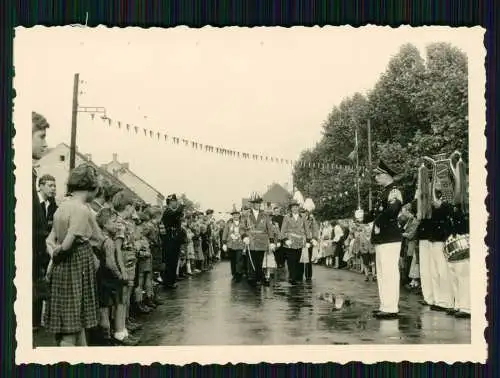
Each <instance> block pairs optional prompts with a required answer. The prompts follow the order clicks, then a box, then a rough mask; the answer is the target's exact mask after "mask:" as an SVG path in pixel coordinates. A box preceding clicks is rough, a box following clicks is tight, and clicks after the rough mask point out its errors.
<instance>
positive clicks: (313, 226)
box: [299, 198, 319, 282]
mask: <svg viewBox="0 0 500 378" xmlns="http://www.w3.org/2000/svg"><path fill="white" fill-rule="evenodd" d="M313 209H314V204H313V203H312V200H311V199H309V198H308V199H306V201H305V202H304V208H303V209H302V214H303V217H304V221H305V223H306V229H308V230H309V232H310V235H309V237H310V239H311V242H310V246H309V248H308V249H307V256H305V260H306V262H305V263H303V262H300V265H299V271H300V273H301V274H300V276H301V279H300V280H301V281H302V277H303V275H304V273H305V277H306V282H311V280H312V260H313V248H317V246H318V240H319V225H318V222H316V219H314V216H313V215H312V214H311V212H312V210H313Z"/></svg>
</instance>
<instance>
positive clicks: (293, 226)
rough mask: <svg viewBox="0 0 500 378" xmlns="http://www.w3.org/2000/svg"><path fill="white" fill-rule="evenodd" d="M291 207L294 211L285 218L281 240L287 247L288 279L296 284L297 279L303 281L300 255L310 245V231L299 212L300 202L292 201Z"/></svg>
mask: <svg viewBox="0 0 500 378" xmlns="http://www.w3.org/2000/svg"><path fill="white" fill-rule="evenodd" d="M290 208H291V212H292V213H291V214H288V215H286V216H285V218H283V225H282V226H281V241H282V245H283V247H284V248H285V256H286V262H287V265H288V280H289V282H290V283H291V284H292V285H296V284H297V281H302V272H301V270H300V256H301V253H302V249H303V248H304V247H307V248H309V247H310V244H309V240H308V239H309V238H310V231H309V229H308V227H307V222H306V220H305V218H304V217H301V216H300V214H299V208H300V204H299V203H298V202H297V201H295V200H294V201H292V203H290Z"/></svg>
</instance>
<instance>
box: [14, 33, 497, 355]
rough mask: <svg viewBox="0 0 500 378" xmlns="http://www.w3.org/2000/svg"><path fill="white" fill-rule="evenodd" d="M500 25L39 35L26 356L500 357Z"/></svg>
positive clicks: (19, 216) (26, 112) (23, 47)
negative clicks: (497, 327) (487, 92)
mask: <svg viewBox="0 0 500 378" xmlns="http://www.w3.org/2000/svg"><path fill="white" fill-rule="evenodd" d="M483 36H484V30H482V29H480V28H448V27H422V28H412V27H400V28H389V27H377V26H366V27H360V28H352V27H325V28H319V27H312V28H306V27H294V28H276V27H272V28H210V27H205V28H201V29H190V28H187V27H177V28H171V29H160V28H152V29H140V28H122V29H120V28H106V27H97V28H87V27H83V26H80V27H78V26H74V27H69V26H68V27H50V28H48V27H38V26H37V27H34V28H18V29H16V36H15V40H14V66H15V78H14V87H15V90H16V96H17V97H16V100H15V104H14V121H15V128H16V136H15V140H14V148H15V164H16V171H15V175H16V198H17V204H16V224H15V229H16V238H17V241H16V252H15V259H16V279H15V285H16V288H17V300H16V303H15V312H16V317H17V340H18V346H17V348H18V353H16V355H17V358H18V359H19V361H18V362H40V363H56V362H59V361H68V362H74V363H79V362H102V363H132V362H140V363H152V362H164V363H180V362H181V361H182V362H184V363H189V362H199V363H202V362H204V363H209V362H213V363H225V362H261V361H266V362H295V361H302V362H309V361H310V362H327V361H333V362H348V361H365V362H376V361H402V360H406V361H416V362H417V361H445V362H456V361H476V362H481V361H484V360H485V359H486V342H485V340H484V329H485V327H486V324H487V323H486V318H485V296H486V265H485V258H486V255H487V247H486V245H485V242H484V238H485V235H486V220H487V217H488V216H487V212H486V207H485V203H484V201H485V199H486V195H487V191H486V169H485V164H486V160H485V150H486V147H485V146H486V138H485V136H484V129H485V105H484V88H485V71H484V59H485V50H484V46H483ZM28 117H31V123H32V135H31V147H32V162H29V161H28V152H27V151H26V148H27V146H28V145H29V143H30V139H29V135H28V129H27V128H26V126H27V125H26V123H27V122H29V119H28ZM30 171H31V183H30V182H29V181H28V180H29V177H30V176H29V175H30ZM30 186H31V191H32V193H31V202H32V203H31V207H30V206H29V205H28V202H27V198H29V196H30V194H29V193H28V189H29V187H30ZM21 198H22V201H20V199H21ZM30 218H31V220H32V221H31V229H30V230H29V225H30V223H29V222H30ZM30 235H31V237H30ZM30 244H31V246H30ZM30 271H31V275H30ZM70 347H78V348H79V349H78V350H77V351H76V352H75V350H73V349H71V348H70Z"/></svg>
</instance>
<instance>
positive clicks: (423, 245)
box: [417, 188, 453, 311]
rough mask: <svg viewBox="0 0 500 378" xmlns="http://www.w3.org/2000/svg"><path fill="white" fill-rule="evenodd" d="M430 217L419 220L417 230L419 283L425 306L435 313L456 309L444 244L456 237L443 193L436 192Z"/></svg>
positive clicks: (450, 209) (451, 209) (450, 212)
mask: <svg viewBox="0 0 500 378" xmlns="http://www.w3.org/2000/svg"><path fill="white" fill-rule="evenodd" d="M434 190H435V196H436V199H435V200H434V201H433V203H432V207H431V209H432V210H431V211H432V213H431V217H430V218H429V219H422V220H420V224H419V227H418V229H417V237H418V239H419V253H420V259H419V260H420V261H419V263H420V264H419V265H420V282H421V285H422V294H423V297H424V301H423V302H422V304H424V305H428V306H430V307H431V310H434V311H448V310H451V309H453V294H452V285H451V279H450V276H449V270H448V264H447V261H446V258H445V255H444V243H445V241H446V239H448V237H449V236H450V235H451V234H452V233H453V231H452V217H453V208H452V206H451V204H449V203H448V202H446V201H443V193H442V192H441V190H440V189H439V188H435V189H434Z"/></svg>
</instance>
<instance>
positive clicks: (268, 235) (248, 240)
mask: <svg viewBox="0 0 500 378" xmlns="http://www.w3.org/2000/svg"><path fill="white" fill-rule="evenodd" d="M250 203H251V204H252V207H253V208H252V210H250V214H249V215H248V217H246V218H244V219H243V230H244V234H243V237H242V239H243V243H244V244H245V246H246V248H247V255H248V267H247V269H248V282H249V283H250V284H252V285H256V284H259V283H263V282H264V281H265V277H264V271H263V269H262V264H263V262H264V254H265V253H266V251H268V250H269V249H270V248H271V249H272V250H273V251H274V250H275V249H276V246H275V244H274V236H275V235H274V232H273V226H272V224H271V219H270V217H269V216H268V215H267V214H266V213H265V212H264V211H262V210H261V209H260V205H261V203H262V198H261V197H260V196H259V195H258V194H257V193H254V194H253V195H252V198H251V199H250ZM264 284H266V285H267V284H268V281H265V282H264Z"/></svg>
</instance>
